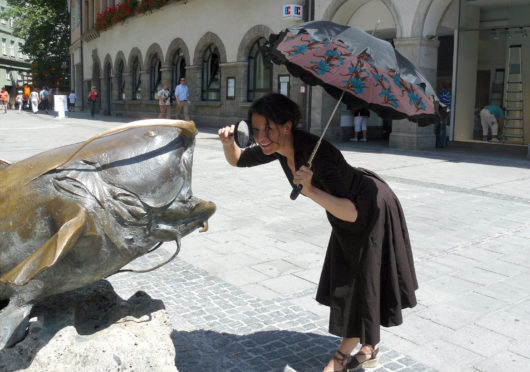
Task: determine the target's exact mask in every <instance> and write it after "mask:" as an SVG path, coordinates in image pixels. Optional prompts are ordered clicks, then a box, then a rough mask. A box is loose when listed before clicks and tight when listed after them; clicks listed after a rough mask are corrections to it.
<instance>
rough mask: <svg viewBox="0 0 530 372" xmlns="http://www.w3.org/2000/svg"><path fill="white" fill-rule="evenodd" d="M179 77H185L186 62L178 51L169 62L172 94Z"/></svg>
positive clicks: (180, 51)
mask: <svg viewBox="0 0 530 372" xmlns="http://www.w3.org/2000/svg"><path fill="white" fill-rule="evenodd" d="M181 77H182V78H184V77H186V60H185V59H184V53H183V52H182V50H180V49H179V50H177V51H176V52H175V54H174V55H173V60H172V61H171V90H172V91H173V92H174V91H175V87H176V86H177V85H178V84H179V82H180V78H181Z"/></svg>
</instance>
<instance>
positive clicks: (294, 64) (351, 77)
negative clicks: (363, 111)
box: [268, 21, 444, 125]
mask: <svg viewBox="0 0 530 372" xmlns="http://www.w3.org/2000/svg"><path fill="white" fill-rule="evenodd" d="M268 53H269V54H270V56H271V59H272V61H273V62H274V63H277V64H284V65H286V66H287V69H288V70H289V72H290V73H291V74H292V75H294V76H296V77H299V78H301V79H302V80H303V81H304V82H305V83H306V84H310V85H320V86H322V87H323V88H324V89H325V90H326V91H327V92H328V93H329V94H331V95H332V96H333V97H335V98H336V99H340V97H343V99H342V101H343V102H344V103H346V104H348V105H350V106H352V107H367V108H369V109H370V110H372V111H374V112H375V113H377V114H378V115H379V116H381V117H382V118H384V119H409V120H412V121H415V122H417V123H418V124H420V125H428V124H433V123H439V122H440V120H441V116H443V114H444V113H443V111H444V109H443V108H440V107H441V106H439V100H438V98H437V96H436V94H435V92H434V90H433V89H432V87H431V85H430V84H429V82H428V81H427V79H426V78H425V77H424V76H423V75H422V74H421V73H420V72H419V70H418V69H417V68H416V67H415V66H414V65H413V64H412V62H410V61H409V60H408V59H406V58H405V57H403V56H402V55H401V54H399V53H398V52H397V51H396V50H395V49H394V48H393V47H392V45H391V44H390V43H388V42H386V41H384V40H381V39H378V38H376V37H373V36H371V35H369V34H367V33H366V32H364V31H363V30H361V29H359V28H357V27H347V26H342V25H338V24H335V23H333V22H327V21H313V22H307V23H303V24H300V25H297V26H294V27H290V28H288V29H286V30H284V31H283V32H281V33H279V34H272V35H271V36H270V39H269V48H268ZM343 92H344V93H343Z"/></svg>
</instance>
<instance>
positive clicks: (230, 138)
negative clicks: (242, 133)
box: [218, 125, 236, 146]
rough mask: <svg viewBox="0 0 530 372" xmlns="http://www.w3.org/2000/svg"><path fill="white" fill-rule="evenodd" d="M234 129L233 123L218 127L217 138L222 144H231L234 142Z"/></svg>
mask: <svg viewBox="0 0 530 372" xmlns="http://www.w3.org/2000/svg"><path fill="white" fill-rule="evenodd" d="M235 129H236V126H235V125H229V126H226V127H224V128H221V129H219V132H218V134H219V139H220V140H221V142H222V143H223V146H226V145H232V144H233V143H234V131H235Z"/></svg>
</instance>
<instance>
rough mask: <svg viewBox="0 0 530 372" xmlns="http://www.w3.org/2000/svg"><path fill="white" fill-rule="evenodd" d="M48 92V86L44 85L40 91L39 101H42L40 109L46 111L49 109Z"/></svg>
mask: <svg viewBox="0 0 530 372" xmlns="http://www.w3.org/2000/svg"><path fill="white" fill-rule="evenodd" d="M49 98H50V92H48V88H47V87H44V88H42V90H41V91H40V101H41V103H42V109H43V110H45V111H46V113H48V110H49V109H50V99H49Z"/></svg>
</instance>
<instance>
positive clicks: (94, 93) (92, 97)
mask: <svg viewBox="0 0 530 372" xmlns="http://www.w3.org/2000/svg"><path fill="white" fill-rule="evenodd" d="M97 98H98V91H97V89H96V87H92V89H90V92H88V102H89V103H90V116H94V115H96V100H97Z"/></svg>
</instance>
